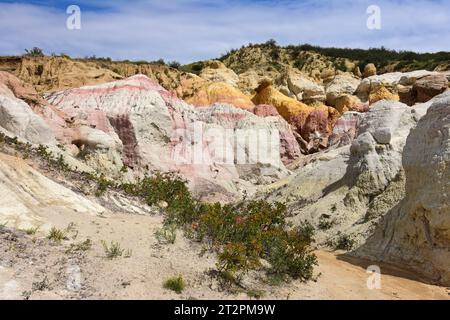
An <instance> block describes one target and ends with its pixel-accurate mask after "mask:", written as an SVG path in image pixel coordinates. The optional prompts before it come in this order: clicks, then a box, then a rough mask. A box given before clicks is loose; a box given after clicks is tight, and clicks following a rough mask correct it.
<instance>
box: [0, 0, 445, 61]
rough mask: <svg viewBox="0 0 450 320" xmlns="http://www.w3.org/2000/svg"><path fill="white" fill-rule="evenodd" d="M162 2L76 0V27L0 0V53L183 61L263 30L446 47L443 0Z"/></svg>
mask: <svg viewBox="0 0 450 320" xmlns="http://www.w3.org/2000/svg"><path fill="white" fill-rule="evenodd" d="M168 2H169V1H162V0H153V1H136V2H130V1H123V0H119V1H114V2H112V3H113V5H112V6H110V7H108V8H105V9H106V10H97V11H93V10H84V9H83V5H87V3H89V4H90V5H92V3H93V2H92V1H90V2H85V1H78V4H79V5H80V7H81V10H82V29H81V30H79V31H76V30H75V31H70V30H67V29H66V27H65V25H66V24H65V20H66V18H67V14H66V13H65V9H61V8H59V9H56V8H52V7H49V6H38V5H31V4H6V3H0V54H2V55H5V54H18V53H22V52H23V50H24V49H25V48H29V47H31V46H38V47H42V48H44V49H45V51H46V52H48V53H51V52H55V53H60V52H65V53H68V54H71V55H74V56H85V55H93V54H95V55H97V56H110V57H112V58H115V59H147V60H154V59H158V58H160V57H163V58H165V59H166V60H179V61H181V62H189V61H193V60H200V59H205V58H211V57H217V56H218V55H220V54H221V53H225V52H226V51H227V50H229V49H231V48H233V47H240V46H241V45H243V44H246V43H248V42H254V43H255V42H262V41H265V40H267V39H269V38H274V39H276V40H277V41H278V42H279V43H282V44H289V43H292V44H297V43H311V44H318V45H323V46H339V47H363V48H367V47H376V46H382V45H384V46H386V47H388V48H394V49H409V50H415V51H440V50H450V28H449V27H448V26H449V25H450V11H449V10H448V8H449V7H450V0H435V1H429V0H428V1H426V0H419V1H412V0H411V1H407V0H396V1H388V0H380V1H377V0H370V1H366V0H359V1H350V0H331V1H312V0H306V1H305V0H304V1H291V0H281V1H280V0H279V1H264V0H259V1H249V0H247V1H238V0H231V1H230V0H229V1H225V0H218V1H212V0H177V1H175V0H174V1H170V2H169V3H168ZM74 3H77V1H74ZM94 4H96V3H94ZM370 4H376V5H378V6H380V7H381V13H382V29H381V30H368V29H367V28H366V19H367V14H366V8H367V7H368V6H369V5H370ZM100 5H101V4H99V6H100Z"/></svg>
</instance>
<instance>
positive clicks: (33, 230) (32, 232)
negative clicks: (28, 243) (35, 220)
mask: <svg viewBox="0 0 450 320" xmlns="http://www.w3.org/2000/svg"><path fill="white" fill-rule="evenodd" d="M38 230H39V227H34V228H28V229H24V230H23V231H25V233H26V234H27V235H29V236H32V235H35V234H36V232H37V231H38Z"/></svg>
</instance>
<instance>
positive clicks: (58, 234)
mask: <svg viewBox="0 0 450 320" xmlns="http://www.w3.org/2000/svg"><path fill="white" fill-rule="evenodd" d="M47 238H48V239H49V240H52V241H55V242H57V243H61V241H62V240H64V239H65V238H66V234H65V232H64V231H63V230H60V229H57V228H55V227H52V228H51V229H50V232H49V234H48V236H47Z"/></svg>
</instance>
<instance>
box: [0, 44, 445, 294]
mask: <svg viewBox="0 0 450 320" xmlns="http://www.w3.org/2000/svg"><path fill="white" fill-rule="evenodd" d="M254 54H256V53H254ZM314 57H315V58H314ZM244 58H245V57H244ZM261 59H262V58H261ZM261 61H264V59H262V60H261ZM311 61H312V62H311V63H310V64H309V65H304V66H303V67H302V68H297V67H294V66H291V65H283V68H281V69H280V68H279V69H277V70H266V71H267V72H262V69H258V68H254V69H252V68H248V67H245V68H244V67H242V65H239V64H237V62H236V61H234V60H233V59H232V57H228V58H226V59H224V60H223V61H216V60H213V61H206V62H203V63H202V68H201V70H199V71H198V72H196V73H197V74H193V73H189V72H184V71H180V70H177V69H173V68H169V67H167V66H161V65H155V64H145V65H138V64H133V63H125V62H111V61H110V62H108V63H107V64H106V65H104V66H101V65H100V64H99V63H98V62H96V61H82V60H71V59H69V58H67V57H22V58H2V59H1V61H0V70H3V71H0V133H1V140H0V148H1V149H0V181H1V183H0V190H1V194H2V197H1V198H0V225H1V227H0V228H1V229H0V230H1V231H0V236H1V237H2V244H1V246H2V249H5V252H7V254H1V255H0V287H1V288H0V298H4V297H6V298H23V297H25V298H45V297H47V298H88V297H96V298H102V292H103V294H104V296H103V298H111V297H116V298H117V297H129V298H133V297H147V298H164V297H165V298H167V297H171V296H170V293H167V292H166V291H164V289H163V288H161V285H160V284H159V282H155V281H156V280H148V281H147V280H145V281H147V282H145V281H144V280H142V279H138V278H139V277H138V275H136V274H137V273H142V272H145V271H144V269H145V270H147V269H148V268H150V269H154V266H157V268H158V271H156V270H153V271H148V270H147V271H148V272H149V273H148V274H151V276H152V277H153V278H158V279H159V278H161V277H165V276H166V275H168V274H176V273H182V272H184V273H185V276H186V277H187V278H188V280H189V282H190V283H191V284H192V288H191V289H189V290H190V291H189V294H190V295H192V296H193V297H195V298H202V297H206V298H208V297H209V298H211V297H215V298H217V297H228V298H233V297H235V296H229V293H226V292H222V291H220V290H218V288H217V284H216V283H215V282H214V281H213V280H212V278H210V277H209V276H207V273H208V270H209V269H210V268H214V257H211V256H207V257H204V256H202V255H201V254H200V252H201V251H202V249H201V246H200V245H198V244H197V243H191V242H190V240H187V239H185V238H184V237H183V235H182V234H180V236H179V237H178V238H177V239H178V240H177V241H176V243H175V244H174V245H173V246H172V247H169V248H168V249H167V251H166V250H165V249H164V248H161V247H160V245H159V244H158V243H157V241H156V240H155V239H154V236H153V232H152V231H151V230H153V231H154V230H156V229H157V226H160V225H161V224H162V218H161V212H162V211H163V209H164V207H165V206H166V205H167V204H164V203H163V204H161V205H160V206H159V207H157V208H155V207H151V206H148V205H146V204H143V203H141V202H140V201H139V200H138V199H136V198H134V197H132V196H126V195H124V194H121V193H119V192H115V191H111V192H107V193H105V194H102V195H95V194H94V192H93V191H92V189H90V188H89V183H88V182H86V180H84V177H86V175H96V176H99V177H102V178H104V179H109V180H113V181H120V182H121V183H130V182H133V181H136V180H137V179H139V178H142V177H143V176H145V174H146V173H147V172H175V173H176V174H177V175H179V176H180V177H182V178H183V179H186V181H187V182H188V186H189V188H190V190H191V192H192V193H193V195H194V196H195V197H196V198H199V199H201V200H202V201H206V202H216V201H219V202H221V203H231V202H236V201H239V200H242V199H247V198H251V199H264V200H267V201H269V202H275V201H278V202H283V203H285V204H286V206H287V212H288V220H289V221H290V222H291V223H292V225H293V226H300V225H302V224H303V223H305V222H308V223H309V224H310V225H312V226H313V227H314V229H315V246H316V248H317V249H318V250H319V251H318V257H319V267H318V268H319V270H320V271H321V272H323V273H324V275H323V277H322V278H321V277H319V278H318V279H317V281H316V283H315V284H314V285H304V284H301V283H295V282H294V283H293V284H289V285H286V286H284V287H282V288H277V287H275V288H271V289H265V290H267V291H268V296H269V297H275V298H286V296H288V297H291V298H308V297H310V298H345V297H346V296H342V295H339V293H338V290H336V291H333V290H331V289H330V286H331V285H330V283H327V281H331V280H330V279H331V277H332V275H335V276H338V277H339V276H340V277H343V279H346V280H340V281H342V283H339V285H341V286H343V287H344V288H345V287H346V286H352V285H355V286H356V288H359V289H357V290H360V295H359V296H358V295H356V296H353V297H352V296H347V297H350V298H381V299H392V298H396V297H397V298H398V297H400V298H403V297H404V298H442V297H443V298H446V297H448V295H447V294H446V293H445V291H444V289H443V288H440V287H435V286H431V285H430V283H432V284H434V285H439V286H450V268H449V265H450V198H449V197H450V195H449V190H450V171H449V168H450V90H449V82H448V81H449V78H450V73H449V72H446V71H442V70H439V71H426V70H416V71H409V72H384V73H382V74H377V70H376V67H375V65H373V64H369V65H367V66H366V67H365V68H364V69H363V71H362V72H361V71H360V70H359V68H357V67H356V65H354V64H352V63H351V61H347V60H345V59H344V60H342V61H341V63H342V64H343V65H346V66H347V69H348V70H347V71H343V70H337V69H333V66H332V65H331V64H330V63H328V60H324V59H323V57H317V56H315V55H313V56H312V58H311ZM280 70H281V71H280ZM27 150H28V151H27ZM29 150H39V151H37V152H31V153H32V156H29V155H28V152H29ZM49 153H51V154H52V155H54V156H55V157H56V158H55V159H57V160H56V164H57V165H58V166H59V167H61V168H65V169H66V170H65V171H64V170H63V171H61V172H58V171H57V170H54V169H52V168H49V167H46V162H45V161H44V160H45V158H48V154H49ZM43 158H44V160H43ZM47 160H48V159H47ZM67 168H69V169H68V170H67ZM69 222H76V224H77V225H78V227H79V228H80V230H79V232H80V233H81V234H83V235H89V236H90V238H92V239H94V240H95V239H97V240H99V241H100V239H112V240H114V238H111V237H112V235H113V236H114V235H117V237H120V239H121V240H122V241H123V243H124V244H125V245H127V246H130V247H131V246H133V247H134V248H135V251H136V252H137V254H138V255H139V256H140V257H141V258H142V259H141V260H146V261H147V262H146V263H148V264H147V265H145V266H143V265H142V264H140V262H139V259H137V258H136V259H130V260H129V261H125V262H124V264H126V265H127V266H124V268H123V269H124V270H120V271H118V268H119V267H120V266H115V265H113V264H112V262H109V261H102V260H101V259H99V258H98V256H99V255H101V246H97V247H95V246H94V249H93V250H94V252H95V254H93V255H89V254H87V255H88V256H87V257H86V256H80V255H77V256H70V257H69V258H67V257H66V258H64V254H63V249H61V248H60V247H54V246H51V245H49V244H48V243H47V241H46V240H45V235H46V234H48V231H49V230H50V229H51V228H52V227H53V226H59V227H62V226H63V225H64V224H67V223H69ZM33 228H38V229H33ZM105 228H106V229H105ZM133 228H134V229H133ZM147 229H148V230H147ZM23 230H27V232H25V231H23ZM30 230H35V231H34V232H31V231H30ZM31 233H33V235H34V237H35V238H33V236H31V235H30V234H31ZM11 239H13V240H11ZM14 239H15V240H14ZM31 239H33V241H31ZM73 239H74V238H73ZM116 240H117V239H116ZM11 241H13V242H15V243H16V244H17V246H18V247H19V248H22V249H23V250H22V249H20V250H18V251H17V252H15V251H14V250H6V247H8V248H11V244H10V242H11ZM65 241H66V242H67V243H66V246H69V245H70V244H71V243H70V241H71V240H70V239H66V240H65ZM3 247H4V248H3ZM39 248H41V249H39ZM37 250H42V252H43V253H42V254H41V255H40V256H39V255H37V254H36V251H37ZM334 250H337V251H336V252H337V254H338V256H339V257H341V258H339V259H338V260H336V257H337V255H336V253H330V252H331V251H334ZM84 255H86V253H85V254H84ZM24 256H25V258H24ZM28 258H29V259H31V260H33V261H34V262H35V264H37V265H39V264H41V266H42V267H45V266H47V267H48V268H49V270H51V272H55V274H56V273H58V271H57V270H56V269H55V268H53V269H52V268H51V267H49V266H50V265H51V263H52V261H53V260H57V261H59V259H66V260H67V259H68V261H66V264H67V266H66V265H64V264H63V265H64V266H63V268H66V267H67V268H70V266H75V267H76V268H81V269H82V272H84V274H85V276H84V277H85V281H86V285H85V286H84V287H83V288H81V289H79V290H78V291H77V290H72V291H70V290H69V291H67V290H66V289H62V288H64V285H62V284H61V283H64V281H65V280H64V279H65V277H66V275H65V274H64V273H63V275H61V274H60V273H61V272H60V273H59V275H58V276H49V277H50V278H49V280H48V281H50V282H52V283H51V285H49V288H51V287H53V289H45V290H34V289H30V288H31V287H34V284H35V280H36V279H33V276H30V277H28V276H26V275H25V273H24V270H28V272H31V273H33V272H34V276H35V277H39V271H38V269H39V268H37V267H36V268H35V267H32V266H27V264H26V261H27V260H26V259H28ZM322 263H323V264H322ZM93 264H98V265H99V268H102V270H105V271H104V272H105V273H104V275H102V276H98V275H95V273H96V272H95V267H93ZM369 264H375V265H380V266H382V272H383V270H397V271H395V272H394V271H393V272H392V274H395V273H396V272H397V273H399V274H401V275H402V276H401V277H398V278H395V277H394V276H392V275H386V278H385V279H386V287H385V288H384V289H383V290H384V291H380V292H369V291H367V288H366V285H365V278H364V274H365V269H361V268H360V267H357V266H361V265H364V266H365V267H367V266H368V265H369ZM53 266H54V264H53ZM127 268H129V272H128V271H126V270H125V269H127ZM142 268H144V269H142ZM383 268H384V269H383ZM159 269H160V270H159ZM336 270H337V271H336ZM344 270H347V271H344ZM399 270H400V271H399ZM117 272H118V273H119V274H120V275H121V276H122V277H123V279H122V280H121V281H122V282H121V283H119V282H118V283H117V284H112V283H108V281H107V280H108V277H112V276H113V275H114V274H115V273H117ZM133 272H134V273H136V274H134V275H133ZM339 272H340V274H339ZM361 274H362V275H363V276H360V275H361ZM41 275H42V274H41ZM358 276H359V277H361V281H360V282H361V283H358V284H357V283H355V281H356V280H355V278H352V277H358ZM45 279H47V278H45ZM130 279H131V280H130ZM40 280H42V279H40ZM33 281H34V282H33ZM46 281H47V280H46ZM117 281H119V280H117ZM345 281H347V282H345ZM352 281H353V282H352ZM395 281H398V283H400V285H399V286H400V287H401V288H395V285H394V284H393V283H395ZM402 281H403V282H402ZM140 282H142V283H140ZM130 283H131V284H130ZM41 284H42V283H41ZM130 288H133V289H130ZM386 288H387V289H386ZM347 289H349V288H347ZM26 290H31V291H26ZM120 290H122V292H121V291H120ZM148 290H151V291H152V292H153V293H152V295H151V296H149V295H145V293H144V292H147V291H148ZM389 290H392V291H391V292H388V291H389ZM394 291H396V292H395V294H394V295H392V292H394ZM23 292H28V293H25V294H24V293H23ZM396 295H397V296H396ZM398 295H400V296H398ZM186 298H188V296H186ZM238 298H246V296H238Z"/></svg>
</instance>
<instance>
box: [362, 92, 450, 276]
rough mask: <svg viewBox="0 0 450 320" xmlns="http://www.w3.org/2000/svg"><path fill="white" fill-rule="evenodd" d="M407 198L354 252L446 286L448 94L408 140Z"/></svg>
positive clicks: (449, 260) (449, 243)
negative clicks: (397, 266)
mask: <svg viewBox="0 0 450 320" xmlns="http://www.w3.org/2000/svg"><path fill="white" fill-rule="evenodd" d="M402 162H403V167H404V170H405V176H406V195H405V197H404V198H403V200H402V201H401V202H400V203H399V204H398V205H397V206H395V207H394V208H393V209H392V210H390V211H389V212H387V213H386V215H385V217H384V219H383V224H382V225H381V227H380V229H379V230H377V232H376V233H375V234H374V235H373V236H372V237H371V238H369V240H368V241H367V243H366V244H365V245H364V246H362V247H361V248H359V249H358V250H357V251H356V254H360V255H367V256H369V257H374V258H377V259H382V260H384V261H391V262H395V263H401V264H404V265H406V266H408V267H411V268H413V269H415V270H416V271H418V272H419V273H422V274H425V275H427V276H429V277H431V278H432V279H434V280H435V281H438V282H440V283H443V284H446V285H448V284H450V267H449V266H450V198H449V190H450V165H449V164H450V94H443V95H441V96H439V97H438V98H437V99H436V100H435V101H434V102H433V104H432V105H431V106H430V108H429V109H428V112H427V114H426V115H425V116H424V117H423V118H422V119H421V120H420V121H419V123H418V124H417V127H416V128H415V129H413V130H412V131H411V134H410V135H409V136H408V139H407V141H406V145H405V148H404V151H403V157H402Z"/></svg>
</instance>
